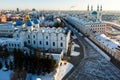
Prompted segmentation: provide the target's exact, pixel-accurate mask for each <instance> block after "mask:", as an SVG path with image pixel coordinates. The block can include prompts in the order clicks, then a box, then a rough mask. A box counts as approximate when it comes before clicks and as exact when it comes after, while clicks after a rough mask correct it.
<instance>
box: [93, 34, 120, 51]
mask: <svg viewBox="0 0 120 80" xmlns="http://www.w3.org/2000/svg"><path fill="white" fill-rule="evenodd" d="M95 38H96V39H97V40H98V41H99V42H100V43H101V44H103V45H105V46H106V47H108V48H109V49H111V50H113V51H116V48H118V46H119V45H120V44H119V42H117V41H115V40H112V39H110V38H109V37H107V36H106V35H105V34H101V35H97V36H95Z"/></svg>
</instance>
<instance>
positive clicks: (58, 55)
mask: <svg viewBox="0 0 120 80" xmlns="http://www.w3.org/2000/svg"><path fill="white" fill-rule="evenodd" d="M52 55H53V58H54V59H55V60H56V61H58V60H59V59H60V54H52Z"/></svg>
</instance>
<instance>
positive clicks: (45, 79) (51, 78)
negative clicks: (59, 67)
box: [27, 71, 55, 80]
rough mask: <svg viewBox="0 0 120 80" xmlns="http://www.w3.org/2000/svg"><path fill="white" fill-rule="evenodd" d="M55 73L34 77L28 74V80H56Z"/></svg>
mask: <svg viewBox="0 0 120 80" xmlns="http://www.w3.org/2000/svg"><path fill="white" fill-rule="evenodd" d="M54 74H55V71H54V72H51V73H50V74H46V75H44V76H43V75H32V74H27V80H30V79H31V80H37V79H38V78H40V79H41V80H54Z"/></svg>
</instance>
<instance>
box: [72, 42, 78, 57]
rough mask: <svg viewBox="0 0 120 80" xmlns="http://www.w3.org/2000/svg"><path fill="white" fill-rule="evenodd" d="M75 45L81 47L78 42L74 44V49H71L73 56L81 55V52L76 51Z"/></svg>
mask: <svg viewBox="0 0 120 80" xmlns="http://www.w3.org/2000/svg"><path fill="white" fill-rule="evenodd" d="M75 47H80V46H79V45H78V44H74V45H73V46H72V49H71V56H79V55H80V52H76V51H74V50H75Z"/></svg>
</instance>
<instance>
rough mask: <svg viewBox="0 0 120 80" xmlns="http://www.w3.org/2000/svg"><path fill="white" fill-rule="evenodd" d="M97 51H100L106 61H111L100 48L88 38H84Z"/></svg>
mask: <svg viewBox="0 0 120 80" xmlns="http://www.w3.org/2000/svg"><path fill="white" fill-rule="evenodd" d="M84 39H85V40H86V41H87V42H88V43H89V44H90V45H91V46H92V47H93V48H94V49H95V50H96V51H98V52H99V53H100V54H101V55H102V56H103V57H104V58H105V59H106V60H108V61H110V59H111V58H110V57H109V56H108V55H107V54H106V53H105V52H103V51H102V50H101V49H100V48H99V47H98V46H96V45H95V44H94V43H93V42H91V41H90V40H89V39H88V38H84Z"/></svg>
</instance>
